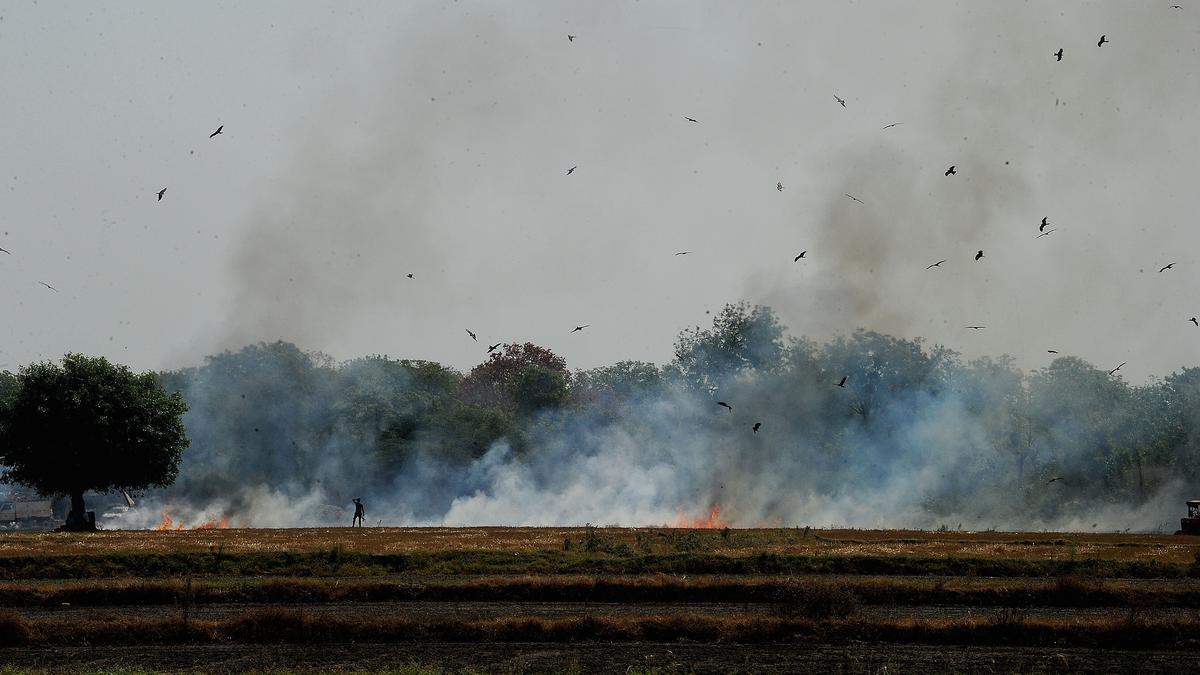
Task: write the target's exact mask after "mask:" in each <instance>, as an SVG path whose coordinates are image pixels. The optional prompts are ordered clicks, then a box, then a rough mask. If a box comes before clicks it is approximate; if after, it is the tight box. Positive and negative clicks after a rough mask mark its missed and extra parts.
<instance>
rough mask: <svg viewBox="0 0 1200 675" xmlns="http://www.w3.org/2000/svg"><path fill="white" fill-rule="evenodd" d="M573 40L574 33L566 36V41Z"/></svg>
mask: <svg viewBox="0 0 1200 675" xmlns="http://www.w3.org/2000/svg"><path fill="white" fill-rule="evenodd" d="M574 41H575V36H574V35H568V36H567V42H574Z"/></svg>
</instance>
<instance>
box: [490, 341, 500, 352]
mask: <svg viewBox="0 0 1200 675" xmlns="http://www.w3.org/2000/svg"><path fill="white" fill-rule="evenodd" d="M500 344H501V343H499V342H497V343H496V344H494V345H492V346H491V347H488V353H489V354H491V353H492V352H494V351H496V348H497V347H499V346H500Z"/></svg>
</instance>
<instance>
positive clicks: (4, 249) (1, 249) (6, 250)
mask: <svg viewBox="0 0 1200 675" xmlns="http://www.w3.org/2000/svg"><path fill="white" fill-rule="evenodd" d="M0 253H7V254H9V255H12V252H11V251H9V250H8V249H6V248H0Z"/></svg>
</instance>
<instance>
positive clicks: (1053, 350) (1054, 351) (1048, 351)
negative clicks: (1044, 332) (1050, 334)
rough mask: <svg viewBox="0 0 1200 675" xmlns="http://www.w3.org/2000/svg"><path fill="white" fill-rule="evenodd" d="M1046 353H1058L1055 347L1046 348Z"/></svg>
mask: <svg viewBox="0 0 1200 675" xmlns="http://www.w3.org/2000/svg"><path fill="white" fill-rule="evenodd" d="M1046 353H1047V354H1057V353H1058V350H1057V349H1047V350H1046Z"/></svg>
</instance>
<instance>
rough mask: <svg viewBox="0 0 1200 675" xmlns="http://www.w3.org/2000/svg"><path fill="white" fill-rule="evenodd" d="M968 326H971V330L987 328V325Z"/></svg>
mask: <svg viewBox="0 0 1200 675" xmlns="http://www.w3.org/2000/svg"><path fill="white" fill-rule="evenodd" d="M966 328H970V329H971V330H983V329H984V328H987V326H966Z"/></svg>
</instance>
